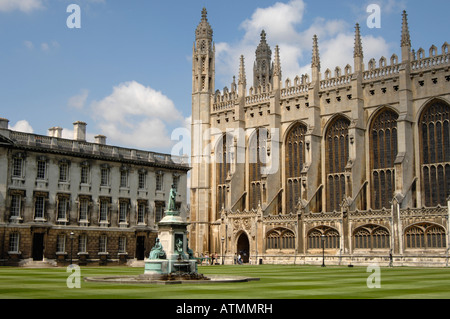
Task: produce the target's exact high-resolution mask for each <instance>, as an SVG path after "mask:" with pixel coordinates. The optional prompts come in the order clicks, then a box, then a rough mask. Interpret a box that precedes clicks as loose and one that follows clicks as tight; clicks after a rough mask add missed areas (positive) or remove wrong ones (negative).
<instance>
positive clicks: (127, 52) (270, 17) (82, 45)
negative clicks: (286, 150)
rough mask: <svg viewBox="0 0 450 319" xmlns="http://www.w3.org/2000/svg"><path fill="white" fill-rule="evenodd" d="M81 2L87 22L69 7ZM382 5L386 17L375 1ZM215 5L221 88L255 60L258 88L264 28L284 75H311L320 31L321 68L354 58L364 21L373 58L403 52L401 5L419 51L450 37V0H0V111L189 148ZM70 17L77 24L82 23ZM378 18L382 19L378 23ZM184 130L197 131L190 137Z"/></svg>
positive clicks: (42, 126)
mask: <svg viewBox="0 0 450 319" xmlns="http://www.w3.org/2000/svg"><path fill="white" fill-rule="evenodd" d="M72 4H76V5H78V6H79V17H80V19H79V20H73V19H72V18H71V17H73V16H72V14H74V13H75V11H73V10H69V11H68V7H69V6H70V5H72ZM373 4H375V5H377V6H378V8H379V9H380V14H379V15H378V17H379V19H375V20H374V17H376V16H375V15H374V14H376V11H372V10H369V12H368V10H367V9H368V8H369V9H370V8H372V7H371V5H373ZM203 7H206V9H207V11H208V21H209V23H210V24H211V26H212V28H213V32H214V34H213V40H214V42H215V46H216V89H219V90H223V88H224V87H225V86H227V87H230V85H231V82H232V80H233V75H235V76H237V75H238V70H239V56H240V55H241V54H243V55H244V57H245V63H246V74H247V83H248V85H247V86H248V87H249V86H251V85H252V80H253V79H252V69H251V67H252V65H253V61H254V57H255V50H256V47H257V45H258V43H259V40H260V33H261V30H263V29H264V30H265V31H266V33H267V42H268V43H269V45H270V46H271V48H272V52H274V48H275V46H276V45H279V47H280V58H281V68H282V75H283V81H284V80H285V79H286V78H288V77H289V78H290V79H291V80H292V79H293V78H294V77H295V76H297V75H298V76H301V75H302V74H305V73H310V64H311V52H312V37H313V35H314V34H317V36H318V38H319V51H320V58H321V71H322V73H324V72H325V70H326V69H327V68H329V69H331V70H334V69H335V67H336V66H339V67H340V68H341V69H344V68H345V66H346V65H347V64H350V65H353V44H354V28H355V24H356V23H359V24H360V25H361V33H362V36H363V50H364V62H365V63H366V65H367V63H368V61H369V60H370V59H371V58H375V60H376V61H379V59H380V58H381V57H382V56H385V57H386V58H387V60H388V61H389V60H390V57H391V56H392V54H394V53H395V54H397V55H399V56H401V54H400V52H401V50H400V36H401V22H402V20H401V17H402V12H403V10H406V11H407V13H408V22H409V28H410V33H411V42H412V47H413V49H415V50H416V51H417V50H418V49H419V48H421V47H422V48H424V49H425V52H427V54H428V50H429V48H430V47H431V46H432V45H436V46H437V47H438V49H439V52H440V48H441V47H442V45H443V44H444V42H446V41H447V42H450V35H449V33H448V30H449V28H448V12H449V11H450V2H449V1H447V0H429V1H426V2H423V1H416V0H378V1H376V0H368V1H367V0H364V1H354V0H342V1H328V0H327V1H325V0H324V1H317V0H316V1H310V0H290V1H289V0H280V1H272V0H245V1H242V0H239V1H238V0H227V1H217V0H189V1H186V0H167V1H160V0H159V1H155V0H128V1H123V0H78V1H77V0H0V117H2V118H6V119H8V120H9V121H10V122H9V126H10V128H11V129H14V130H18V131H24V132H30V133H35V134H40V135H48V129H49V128H51V127H54V126H59V127H62V128H63V137H65V138H72V137H73V123H74V122H75V121H84V122H86V123H87V140H88V141H94V136H95V135H98V134H102V135H105V136H106V137H107V144H110V145H117V146H123V147H129V148H137V149H143V150H149V151H156V152H164V153H173V152H174V147H175V145H178V148H177V149H176V151H175V153H179V154H183V153H186V154H188V153H189V151H190V150H189V149H188V143H184V142H182V141H181V142H182V145H184V148H183V146H182V147H181V148H180V147H179V145H180V139H181V140H183V139H184V140H185V141H186V139H188V135H186V134H188V129H189V127H190V116H191V99H192V95H191V94H192V92H191V90H192V83H191V81H192V47H193V43H194V40H195V33H194V31H195V28H196V27H197V25H198V23H199V22H200V19H201V10H202V8H203ZM68 18H70V22H75V21H79V22H80V24H79V28H71V27H69V26H72V25H71V23H68ZM373 22H380V24H379V25H376V24H375V25H373ZM179 132H187V133H186V134H184V133H182V134H181V135H180V133H179Z"/></svg>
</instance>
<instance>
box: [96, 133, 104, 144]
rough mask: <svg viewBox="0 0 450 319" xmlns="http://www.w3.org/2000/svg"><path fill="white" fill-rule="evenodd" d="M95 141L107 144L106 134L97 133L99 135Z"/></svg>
mask: <svg viewBox="0 0 450 319" xmlns="http://www.w3.org/2000/svg"><path fill="white" fill-rule="evenodd" d="M95 143H97V144H102V145H106V136H105V135H97V136H95Z"/></svg>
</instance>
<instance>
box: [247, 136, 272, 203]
mask: <svg viewBox="0 0 450 319" xmlns="http://www.w3.org/2000/svg"><path fill="white" fill-rule="evenodd" d="M267 133H268V131H267V129H265V128H258V129H256V130H255V133H254V134H253V136H252V138H251V140H250V144H249V155H248V158H249V173H250V176H249V177H250V179H249V180H250V185H249V192H250V194H249V206H250V207H249V208H250V209H257V208H258V205H259V204H261V205H262V204H263V202H264V201H265V198H264V195H265V194H264V189H265V188H264V184H263V182H262V173H261V169H262V168H264V164H265V163H266V161H267V158H266V157H267Z"/></svg>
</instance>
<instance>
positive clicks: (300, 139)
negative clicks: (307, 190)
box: [285, 124, 306, 213]
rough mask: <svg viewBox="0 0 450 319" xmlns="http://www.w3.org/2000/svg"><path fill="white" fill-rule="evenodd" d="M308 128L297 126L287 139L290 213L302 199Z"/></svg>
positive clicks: (287, 182)
mask: <svg viewBox="0 0 450 319" xmlns="http://www.w3.org/2000/svg"><path fill="white" fill-rule="evenodd" d="M305 134H306V126H305V125H303V124H297V125H295V126H294V127H293V128H292V129H291V130H290V131H289V134H288V135H287V138H286V166H285V167H286V208H287V212H288V213H293V212H295V207H296V205H297V202H298V200H299V198H300V197H301V177H300V175H301V171H302V170H303V165H304V164H305Z"/></svg>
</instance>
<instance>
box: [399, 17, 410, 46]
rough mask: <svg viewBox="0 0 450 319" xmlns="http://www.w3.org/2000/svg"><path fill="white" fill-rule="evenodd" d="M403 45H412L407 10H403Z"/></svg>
mask: <svg viewBox="0 0 450 319" xmlns="http://www.w3.org/2000/svg"><path fill="white" fill-rule="evenodd" d="M401 46H402V47H411V37H410V34H409V27H408V15H407V14H406V10H404V11H403V19H402V42H401Z"/></svg>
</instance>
